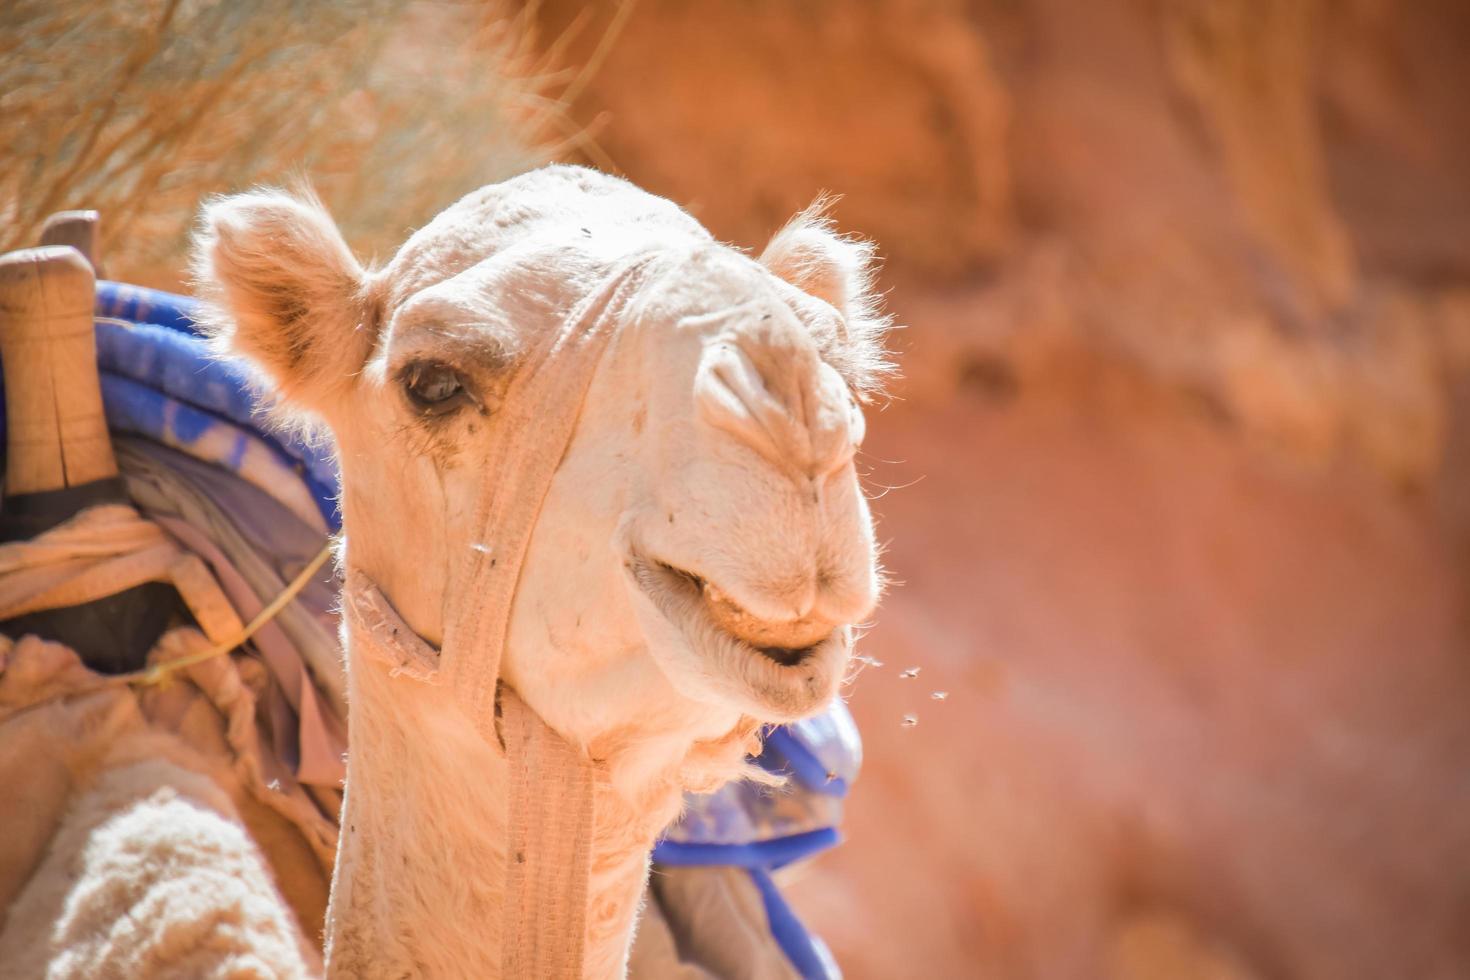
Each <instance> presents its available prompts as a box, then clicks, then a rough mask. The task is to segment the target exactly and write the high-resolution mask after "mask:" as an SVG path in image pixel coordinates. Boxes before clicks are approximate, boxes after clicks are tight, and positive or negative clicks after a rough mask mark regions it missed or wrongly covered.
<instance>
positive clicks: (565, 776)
mask: <svg viewBox="0 0 1470 980" xmlns="http://www.w3.org/2000/svg"><path fill="white" fill-rule="evenodd" d="M648 262H649V259H648V257H641V258H639V259H636V260H634V261H633V262H631V263H629V264H627V265H625V266H624V267H622V269H620V270H619V271H616V272H614V273H613V274H612V275H610V276H609V277H608V278H607V280H606V281H605V282H604V283H603V285H601V286H600V287H598V288H597V289H595V290H593V292H592V294H591V295H590V296H589V298H588V299H587V300H586V301H585V302H584V303H583V304H582V305H581V307H580V308H579V309H577V310H575V311H574V312H573V313H572V315H571V316H569V317H567V319H566V321H565V322H564V323H563V325H562V327H561V328H560V329H559V330H558V331H555V332H553V333H552V334H550V335H549V336H548V337H547V339H546V341H545V342H544V343H543V344H542V345H541V346H540V347H539V348H537V349H535V350H533V351H531V352H530V353H529V354H528V356H527V358H526V361H525V362H524V363H523V365H522V366H521V368H520V369H519V371H518V372H517V374H516V377H515V379H514V380H513V381H512V382H511V385H510V388H509V390H508V392H507V394H506V397H505V399H504V407H503V408H502V409H501V410H500V412H499V413H498V418H497V424H496V425H495V426H493V427H492V431H491V433H490V435H489V439H490V445H489V446H488V447H487V450H486V454H485V469H486V472H489V473H493V474H495V477H494V479H490V480H486V481H485V489H484V491H483V493H482V494H481V496H480V499H479V501H478V503H477V506H476V511H475V521H474V525H473V526H475V527H477V528H480V529H481V532H480V538H479V540H478V541H475V542H472V543H473V544H474V545H475V546H474V547H466V548H465V549H464V553H465V558H464V563H463V564H462V565H461V566H460V567H459V568H458V569H457V570H455V572H454V573H453V574H454V578H453V579H452V580H451V582H450V583H449V589H448V595H449V599H448V600H447V601H446V609H445V623H444V648H443V650H442V651H439V650H435V649H434V648H433V647H432V646H431V645H430V644H429V643H427V642H426V641H425V640H424V639H423V638H422V637H420V636H418V635H417V634H416V633H414V632H413V630H412V629H411V628H410V627H409V626H408V625H407V624H406V623H405V622H404V621H403V620H402V618H401V617H400V616H399V615H398V613H397V611H396V610H394V609H393V606H392V604H391V603H390V602H389V601H388V599H387V597H386V596H384V595H383V593H382V592H381V590H379V588H378V587H377V586H376V585H375V584H374V583H373V582H372V580H371V579H370V578H369V577H368V576H367V575H366V574H365V573H363V572H362V571H361V570H360V569H357V568H354V567H352V566H351V546H350V541H351V536H350V531H349V537H348V540H349V548H348V565H349V568H348V574H347V581H346V583H345V588H344V597H345V601H344V603H343V609H344V612H345V613H346V615H347V618H348V622H349V626H350V629H351V634H350V635H351V643H352V644H353V645H354V648H356V649H361V650H362V651H363V652H366V653H369V654H370V655H372V656H375V657H377V658H379V659H380V660H382V661H384V662H386V663H387V664H388V665H389V667H390V668H391V669H392V672H393V674H394V675H406V676H408V677H411V678H414V679H416V680H419V681H423V682H427V683H446V684H449V685H450V686H451V689H452V690H453V691H454V692H455V696H456V697H457V698H458V700H459V701H460V703H461V705H462V706H463V707H464V709H465V711H466V713H467V714H468V715H469V717H471V718H472V719H474V723H475V725H476V727H477V729H478V730H479V732H480V734H481V736H482V737H483V738H484V739H485V740H486V741H487V742H489V743H490V745H491V746H492V747H494V748H496V749H497V750H498V751H500V752H502V753H503V755H504V758H505V760H506V762H507V771H508V773H509V785H508V786H507V788H506V789H507V793H506V795H507V799H506V805H507V808H508V812H507V821H506V826H507V828H508V829H509V836H508V839H507V853H506V881H505V887H504V889H503V891H502V894H503V896H504V906H503V908H504V919H503V927H502V931H501V936H502V943H503V947H502V958H501V976H503V977H507V978H509V977H538V978H539V977H544V978H550V980H561V978H568V980H574V978H580V977H581V976H582V975H583V965H584V963H583V961H584V957H585V952H586V931H587V922H586V917H587V904H588V884H589V874H590V866H591V856H592V855H591V841H592V830H593V825H594V821H595V812H594V803H595V799H596V795H597V794H596V790H597V786H598V784H599V783H600V782H601V781H603V780H605V779H606V775H605V773H604V771H603V769H602V767H601V766H599V765H598V764H597V763H596V762H594V761H593V760H591V759H589V758H588V757H587V756H586V754H585V753H584V752H583V751H582V750H581V749H580V748H579V747H578V746H576V745H573V744H570V743H568V742H567V741H566V740H565V739H563V738H562V737H561V736H560V735H558V734H557V733H556V732H555V731H554V730H552V729H551V728H550V727H549V726H548V725H547V724H546V723H545V722H544V721H543V720H542V719H541V718H540V717H539V716H538V715H537V714H536V713H535V712H534V711H533V710H532V709H531V708H530V707H528V706H527V705H526V704H525V703H524V702H523V701H522V700H521V699H520V696H519V695H518V694H517V693H516V692H515V691H514V690H513V689H512V688H510V687H509V686H508V685H505V684H503V683H502V682H501V678H500V667H501V660H502V657H503V655H504V650H505V640H506V633H507V630H508V627H509V625H510V613H511V606H512V602H513V600H514V598H515V592H516V586H517V584H518V583H519V580H520V573H521V566H522V564H523V563H524V560H525V555H526V550H527V548H528V546H529V545H530V540H531V533H532V531H533V530H534V529H535V527H536V522H537V520H538V518H539V517H540V514H541V506H542V503H543V501H544V500H545V498H546V494H547V491H548V490H549V489H550V487H551V481H552V478H553V477H554V476H555V474H556V470H557V467H558V466H559V465H560V464H561V460H562V458H563V456H565V454H566V451H567V447H568V446H569V445H570V443H571V439H572V434H573V433H574V431H575V430H576V426H577V420H578V418H579V417H580V415H581V412H582V404H583V402H584V400H585V397H586V393H587V389H588V388H589V386H590V385H591V382H592V378H593V375H594V373H595V372H596V370H597V365H598V363H599V362H600V360H601V357H602V353H603V351H604V350H605V349H606V347H607V345H608V342H609V340H610V339H611V338H612V336H613V335H614V333H615V332H616V330H617V327H618V324H619V323H620V322H621V321H622V319H623V317H622V316H621V314H622V313H623V310H624V307H625V305H626V303H627V300H628V298H629V296H630V295H631V294H632V292H633V291H634V290H635V289H636V288H637V285H638V283H639V282H640V281H641V279H642V273H643V270H644V269H646V267H647V265H648ZM497 704H498V707H499V710H498V712H497Z"/></svg>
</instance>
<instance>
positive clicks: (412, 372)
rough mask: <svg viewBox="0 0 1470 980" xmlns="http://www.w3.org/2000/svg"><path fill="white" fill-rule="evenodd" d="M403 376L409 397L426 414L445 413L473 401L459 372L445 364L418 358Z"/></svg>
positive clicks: (404, 386)
mask: <svg viewBox="0 0 1470 980" xmlns="http://www.w3.org/2000/svg"><path fill="white" fill-rule="evenodd" d="M400 378H401V380H402V382H403V390H404V391H405V392H406V393H407V394H408V400H409V401H410V402H411V403H412V404H413V407H414V408H416V409H417V410H418V411H419V412H421V413H423V414H425V415H444V414H446V413H448V412H452V411H454V410H455V409H457V408H459V407H460V406H462V405H465V404H468V403H469V401H470V397H469V393H468V392H466V391H465V386H464V381H463V380H461V378H460V376H459V372H457V371H455V370H454V368H451V367H449V366H448V365H445V364H435V363H432V362H426V361H416V362H414V363H413V364H410V365H409V366H408V367H407V368H406V369H405V370H404V371H403V373H402V375H401V376H400Z"/></svg>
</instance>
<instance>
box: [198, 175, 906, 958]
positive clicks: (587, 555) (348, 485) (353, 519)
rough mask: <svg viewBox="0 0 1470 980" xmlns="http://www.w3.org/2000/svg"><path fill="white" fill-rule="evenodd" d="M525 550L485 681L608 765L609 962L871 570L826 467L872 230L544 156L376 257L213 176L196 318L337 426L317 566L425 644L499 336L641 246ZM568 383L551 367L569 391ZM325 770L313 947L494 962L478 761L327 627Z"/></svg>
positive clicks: (846, 394) (864, 288)
mask: <svg viewBox="0 0 1470 980" xmlns="http://www.w3.org/2000/svg"><path fill="white" fill-rule="evenodd" d="M640 255H652V256H654V257H655V258H656V260H657V261H656V266H657V268H658V270H659V272H658V274H657V275H652V276H649V277H647V278H646V279H645V280H643V281H641V282H640V283H639V285H638V287H637V290H636V292H635V293H634V294H633V296H632V297H631V299H630V300H629V301H628V302H627V303H626V304H625V305H623V306H622V307H620V315H621V316H622V317H625V318H626V319H625V320H623V321H621V322H620V329H619V331H618V333H617V334H616V336H615V337H614V339H613V341H612V343H611V345H610V346H609V347H608V349H607V350H606V351H605V353H604V354H603V355H602V356H601V360H600V362H599V363H598V366H597V368H596V372H595V374H594V375H593V378H592V381H591V384H590V387H589V388H588V390H587V391H586V395H585V402H584V404H583V406H582V410H581V413H580V416H579V418H578V422H577V425H576V428H575V431H574V434H573V436H572V439H571V442H570V445H569V448H568V449H567V451H566V453H565V455H564V456H563V457H562V459H561V462H560V465H559V467H558V468H557V470H556V473H555V476H554V478H553V479H552V481H551V484H550V487H549V490H548V492H547V494H546V497H545V500H544V503H543V505H542V507H541V511H540V516H539V520H538V521H537V523H536V525H535V528H534V531H533V533H532V535H531V538H530V543H529V548H528V551H527V553H526V556H525V559H524V562H523V564H522V565H521V567H520V573H519V584H518V586H517V589H516V592H515V601H514V604H513V607H512V609H511V616H510V621H509V627H508V632H507V641H506V646H505V653H504V661H503V663H502V666H501V674H500V679H501V681H502V682H503V683H504V684H505V685H508V686H509V687H510V688H513V689H514V690H515V691H516V692H517V693H518V694H519V696H520V698H521V699H522V700H523V701H524V702H525V703H526V704H527V705H528V706H529V707H530V708H531V709H532V710H533V711H534V712H535V713H536V714H537V715H539V716H540V718H541V719H542V720H544V721H545V723H546V724H547V725H549V726H550V727H551V728H552V729H554V730H555V732H557V733H558V734H559V735H561V736H562V737H563V738H564V739H566V740H567V741H568V742H569V743H571V744H572V745H573V746H575V747H576V748H577V750H578V751H580V752H582V753H585V754H586V756H588V757H590V758H592V759H595V760H599V761H600V762H601V763H602V764H603V765H604V766H605V767H606V771H607V773H608V774H609V776H610V779H609V781H608V783H607V784H606V785H605V786H604V787H602V788H601V790H600V791H599V796H598V799H597V810H596V813H597V817H596V824H595V826H594V829H593V834H592V877H591V883H590V887H589V893H588V911H587V927H586V933H587V934H586V939H585V941H586V950H587V954H586V959H585V975H586V976H589V977H619V976H622V975H623V974H624V973H625V970H626V962H627V955H628V949H629V945H630V942H631V939H632V936H633V932H634V929H635V925H636V918H637V911H638V909H637V906H638V901H639V896H640V895H641V894H642V890H643V887H644V883H645V879H646V875H647V868H648V856H649V852H650V849H651V846H652V844H653V842H654V840H655V837H656V835H657V834H658V833H659V831H660V830H661V829H662V828H663V827H664V826H666V825H667V824H668V823H669V822H670V821H671V820H672V819H674V818H675V817H676V816H677V814H678V811H679V807H680V800H681V798H682V795H683V793H684V792H685V791H690V790H692V791H701V792H702V791H710V790H713V789H715V788H716V787H718V786H719V785H721V784H723V783H724V782H726V781H728V780H730V779H732V778H739V777H740V776H742V775H744V774H745V772H746V767H745V763H744V761H743V760H744V757H745V756H746V754H747V753H748V752H749V751H751V750H752V749H753V748H754V747H755V746H756V745H757V742H756V739H757V738H758V734H757V733H758V730H759V726H760V725H761V724H763V723H773V722H783V721H789V720H793V719H798V718H802V717H806V716H809V715H811V714H813V713H815V712H817V711H820V710H821V709H822V708H823V707H825V706H826V705H827V704H828V703H829V702H830V700H831V698H832V697H833V696H834V695H835V694H836V692H837V690H838V687H839V685H840V684H841V682H842V681H843V678H844V676H845V674H846V671H847V667H848V663H849V658H850V654H851V644H852V631H851V626H852V624H854V623H858V622H860V621H862V620H863V619H864V618H865V617H867V616H868V615H869V613H870V612H871V611H872V609H873V607H874V604H875V602H876V600H877V598H878V595H879V591H880V573H879V570H878V566H877V560H876V549H875V546H874V538H873V529H872V524H871V519H870V516H869V512H868V507H867V504H866V501H865V499H864V497H863V494H862V492H861V490H860V488H859V485H858V480H857V476H856V473H855V470H854V465H853V455H854V452H855V450H856V448H857V446H858V444H859V442H860V440H861V438H862V434H863V420H862V415H861V412H860V410H859V407H858V403H859V401H860V400H861V399H863V398H865V397H866V396H867V395H868V394H869V393H871V392H873V391H875V390H876V389H877V387H878V385H879V383H880V382H881V380H882V378H883V375H884V372H885V371H886V370H887V364H886V362H885V361H884V355H883V334H884V331H885V329H886V326H887V323H886V320H884V319H883V318H882V317H880V316H879V315H878V314H877V312H876V311H877V306H876V303H875V301H874V297H873V293H872V291H871V287H870V282H869V275H870V271H869V265H870V260H871V252H870V249H869V248H868V246H866V245H864V244H862V243H858V242H854V241H852V240H850V239H846V238H843V237H840V236H838V235H837V234H835V232H834V231H833V230H832V228H831V227H830V224H829V222H827V221H826V219H825V218H824V217H823V216H822V214H821V213H820V211H819V210H813V211H809V212H807V213H805V214H803V215H801V216H798V218H797V219H796V220H795V221H793V222H792V223H791V224H790V225H788V226H787V228H786V229H784V230H783V231H782V232H780V233H779V234H778V235H777V236H776V238H775V239H774V240H773V241H772V242H771V244H770V245H769V246H768V248H767V249H766V250H765V252H764V254H762V255H761V257H760V259H759V260H755V259H752V258H750V257H748V256H746V255H744V254H742V253H740V252H739V251H737V250H735V249H733V248H731V247H728V246H725V245H721V244H719V243H717V242H716V241H714V239H713V238H712V237H711V236H710V235H709V233H708V232H707V231H705V229H703V228H702V227H701V226H700V225H699V224H698V223H697V222H696V221H694V220H693V219H692V218H691V217H690V216H689V215H687V214H686V213H685V212H683V211H682V210H680V209H679V208H677V207H676V206H674V205H673V204H671V203H669V202H668V201H665V200H663V199H660V198H657V197H654V196H652V195H649V194H647V193H645V192H643V191H640V190H638V189H637V188H635V187H633V186H632V185H630V184H628V183H627V182H625V181H622V180H619V179H616V178H612V177H608V176H605V175H602V174H599V173H596V172H594V171H590V170H586V169H582V168H576V167H551V168H546V169H543V170H539V171H535V172H533V173H530V174H526V175H524V176H521V177H518V178H515V179H513V180H510V181H506V182H504V183H502V184H498V185H493V186H490V187H486V188H484V189H482V190H480V191H477V192H475V193H473V194H470V195H469V196H467V197H465V198H464V199H462V200H461V201H459V202H458V203H456V204H455V205H453V206H451V207H450V208H449V209H448V210H446V211H445V212H443V213H442V214H440V215H439V216H438V217H437V218H435V219H434V220H433V221H432V222H431V223H430V224H429V225H427V226H426V227H424V228H423V229H421V230H420V231H418V232H417V233H415V234H414V235H413V236H412V237H411V238H410V239H409V240H408V242H407V243H406V244H405V245H404V246H403V247H402V248H401V249H400V250H399V251H398V253H397V255H396V256H395V257H394V258H393V259H392V260H391V262H389V263H388V264H387V265H386V266H385V267H383V268H382V269H379V270H372V269H367V268H364V267H363V266H361V265H360V264H359V263H358V262H357V260H356V259H355V258H354V257H353V256H352V254H351V252H350V251H349V249H348V248H347V246H346V245H345V243H344V242H343V240H342V238H341V236H340V234H339V232H338V231H337V229H336V227H335V225H334V224H333V222H332V220H331V218H330V217H329V216H328V215H327V213H326V212H325V210H324V209H323V208H322V207H321V206H320V204H318V203H317V202H316V201H315V200H314V199H313V198H311V197H310V196H309V195H306V194H295V195H292V194H287V193H283V192H277V191H268V190H267V191H257V192H252V193H247V194H242V195H239V196H234V197H229V198H225V199H222V200H218V201H216V202H214V203H212V204H210V205H209V206H208V207H207V208H206V210H205V213H204V217H203V221H202V225H201V231H200V233H199V236H198V243H197V273H198V281H199V283H200V286H201V290H202V292H203V294H204V295H205V297H206V299H208V300H209V301H210V303H211V304H212V307H213V309H214V311H215V312H214V314H213V316H212V318H211V320H210V322H209V329H210V330H211V332H212V333H213V334H214V336H215V339H216V342H217V343H218V345H219V346H220V348H221V349H222V350H225V351H228V352H229V353H230V354H232V355H235V356H239V357H242V358H244V359H245V360H246V361H247V362H249V363H250V364H251V365H253V366H254V367H255V368H256V369H257V371H258V373H259V376H260V378H261V380H262V382H263V383H264V384H265V385H266V386H267V387H268V388H269V389H271V390H272V391H273V392H274V394H275V398H276V403H277V406H278V407H277V412H278V413H280V414H282V415H283V416H289V417H291V418H294V419H297V420H301V421H302V422H303V423H305V424H310V425H321V426H324V427H325V428H326V430H328V431H329V432H330V435H331V438H332V440H333V442H334V444H335V448H336V452H337V455H338V459H339V461H340V467H341V475H342V501H341V503H342V513H343V530H344V534H343V542H342V549H341V554H340V556H339V558H340V561H341V562H342V563H343V565H344V566H345V567H346V568H348V569H351V570H353V571H360V572H361V573H363V574H365V575H366V576H369V577H370V578H371V580H372V581H374V582H376V583H377V584H378V586H379V587H380V588H381V589H382V592H383V594H384V595H385V596H386V597H387V598H388V599H389V601H390V602H391V603H392V605H393V607H394V608H395V609H396V610H397V611H398V613H399V614H400V615H401V616H402V618H403V620H404V621H405V622H406V623H407V624H408V626H410V627H411V628H412V630H413V631H414V632H415V633H417V634H418V635H419V636H421V637H422V638H424V639H425V640H426V641H428V643H430V644H432V645H435V646H438V645H439V644H441V643H442V641H443V639H444V635H445V630H446V622H445V615H446V607H447V606H448V605H449V604H450V601H451V598H453V597H451V596H450V595H449V593H450V592H451V591H452V583H453V575H452V569H453V568H454V567H455V563H456V562H458V561H459V560H460V559H461V557H462V554H463V549H467V548H473V547H477V546H478V545H479V541H478V529H477V528H476V527H475V526H474V523H473V513H474V511H475V506H474V501H475V500H476V499H477V497H478V494H479V487H480V486H481V484H482V482H483V481H487V480H494V479H495V478H496V474H495V473H493V472H486V471H485V469H484V467H483V466H482V465H480V461H481V460H482V459H483V457H484V453H483V450H482V447H483V445H484V443H485V440H486V438H487V434H488V433H490V432H492V431H493V427H494V426H496V424H497V417H498V414H499V410H500V409H501V408H502V404H501V399H502V398H503V397H505V394H506V389H507V384H508V381H509V379H510V378H511V377H513V376H514V374H515V372H516V370H517V368H518V365H519V360H518V358H519V357H520V355H521V353H522V352H523V351H525V350H526V349H528V347H529V346H530V345H531V342H532V340H533V339H534V338H535V337H536V336H537V335H538V332H541V331H547V330H551V329H554V328H555V327H556V326H557V325H558V324H560V323H562V322H564V321H565V319H566V318H567V317H568V316H569V315H570V313H571V311H572V310H574V309H575V308H577V307H578V305H579V303H580V302H581V301H582V300H583V299H585V298H586V297H587V296H588V295H590V294H591V293H592V292H593V291H594V290H595V289H597V288H598V287H599V285H601V284H603V283H605V282H606V281H607V280H608V279H609V277H610V276H611V275H613V273H614V270H616V269H619V268H621V267H623V266H624V265H625V264H626V263H627V261H628V260H629V259H630V258H631V257H634V256H640ZM573 395H577V396H578V397H580V395H578V394H577V393H569V397H572V396H573ZM344 644H345V646H346V650H347V665H348V672H349V699H350V715H351V718H350V728H351V736H350V745H351V750H350V753H349V760H348V776H347V796H346V802H345V805H344V810H343V815H342V834H341V843H340V845H339V849H338V855H337V862H336V869H335V876H334V879H333V887H332V898H331V903H330V906H329V909H328V914H327V934H326V956H327V972H328V975H330V976H341V977H348V976H352V977H357V976H404V975H412V976H427V977H451V976H495V975H497V974H498V972H499V969H500V967H499V964H500V962H501V949H500V941H501V937H500V935H499V934H498V931H497V928H496V925H495V924H497V923H499V922H500V921H501V918H502V914H501V913H502V909H501V907H500V906H501V895H500V887H501V883H502V880H503V869H504V862H505V861H506V854H505V853H504V846H503V840H504V835H505V833H506V827H505V826H504V818H503V814H504V810H505V806H504V800H505V794H506V786H505V779H504V768H503V764H501V762H500V760H499V759H498V758H497V755H496V753H495V751H493V750H492V747H491V746H490V744H489V743H488V742H487V741H486V739H485V738H484V737H483V736H482V735H481V733H480V732H479V731H478V730H477V728H476V726H475V724H474V723H473V720H472V719H471V718H469V717H468V716H467V715H466V713H465V711H464V709H463V707H462V706H461V703H460V702H459V701H458V700H457V699H456V698H455V696H454V694H455V692H454V691H453V690H451V689H449V688H448V687H446V686H445V685H436V684H426V683H416V682H414V681H412V680H411V679H409V678H405V677H402V676H393V672H392V671H391V670H390V669H389V667H388V666H387V665H385V664H383V663H381V662H380V661H378V660H375V659H372V658H370V657H366V656H363V655H362V654H361V652H360V649H359V647H360V646H361V643H360V642H355V637H354V633H353V630H352V629H350V628H346V629H344Z"/></svg>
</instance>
